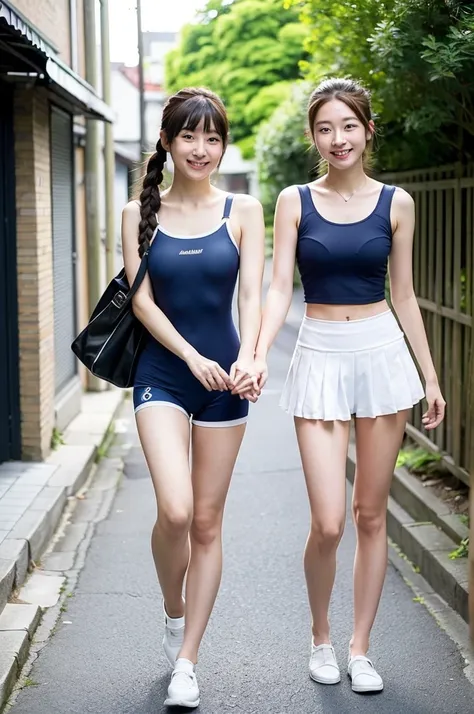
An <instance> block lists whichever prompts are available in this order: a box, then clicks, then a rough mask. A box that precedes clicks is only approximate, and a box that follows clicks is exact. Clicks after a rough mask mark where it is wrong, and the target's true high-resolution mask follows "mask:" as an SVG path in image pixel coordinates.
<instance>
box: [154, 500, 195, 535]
mask: <svg viewBox="0 0 474 714" xmlns="http://www.w3.org/2000/svg"><path fill="white" fill-rule="evenodd" d="M191 521H192V511H191V510H190V509H188V508H186V507H185V506H177V505H176V506H168V507H167V508H163V509H159V511H158V520H157V526H158V528H160V529H161V530H162V531H163V532H164V533H165V534H166V535H167V536H168V537H170V538H182V537H184V536H186V535H187V534H188V533H189V528H190V526H191Z"/></svg>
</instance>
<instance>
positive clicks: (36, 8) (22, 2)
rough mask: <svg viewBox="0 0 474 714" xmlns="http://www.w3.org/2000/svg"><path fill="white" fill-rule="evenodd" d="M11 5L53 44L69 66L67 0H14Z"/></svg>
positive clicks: (69, 34)
mask: <svg viewBox="0 0 474 714" xmlns="http://www.w3.org/2000/svg"><path fill="white" fill-rule="evenodd" d="M13 5H14V6H15V7H16V8H18V10H19V11H20V12H21V13H23V15H24V16H25V17H26V18H27V19H28V20H29V21H30V22H31V23H32V24H33V25H36V27H37V28H38V30H40V31H41V32H42V33H43V34H44V35H45V36H46V37H47V38H48V40H50V42H51V43H52V44H53V45H55V46H56V47H57V49H58V51H59V55H60V57H61V59H62V61H63V62H66V64H68V65H69V66H71V43H70V37H71V31H70V15H69V0H15V2H14V3H13Z"/></svg>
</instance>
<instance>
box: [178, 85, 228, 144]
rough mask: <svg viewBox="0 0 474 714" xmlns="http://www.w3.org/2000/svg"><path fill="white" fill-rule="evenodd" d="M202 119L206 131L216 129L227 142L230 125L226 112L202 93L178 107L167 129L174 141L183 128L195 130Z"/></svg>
mask: <svg viewBox="0 0 474 714" xmlns="http://www.w3.org/2000/svg"><path fill="white" fill-rule="evenodd" d="M201 121H202V122H203V128H204V131H205V132H206V133H210V132H212V131H215V132H216V133H217V134H219V136H220V137H221V139H222V141H223V142H224V143H226V142H227V134H228V131H229V127H228V123H227V118H226V116H225V114H223V113H222V111H221V110H220V109H219V107H217V106H216V105H215V104H214V103H213V102H212V100H211V99H208V98H207V97H203V96H202V95H198V96H196V97H190V98H189V99H187V100H186V101H185V102H183V103H182V104H180V105H179V107H177V108H176V112H175V116H174V117H173V120H172V122H170V125H172V126H169V128H168V131H167V133H168V138H169V140H171V141H172V139H174V137H175V136H177V135H178V134H179V132H180V131H181V130H182V129H189V130H190V131H195V129H196V127H197V126H198V125H199V124H200V123H201ZM170 130H171V131H170ZM171 135H172V136H171Z"/></svg>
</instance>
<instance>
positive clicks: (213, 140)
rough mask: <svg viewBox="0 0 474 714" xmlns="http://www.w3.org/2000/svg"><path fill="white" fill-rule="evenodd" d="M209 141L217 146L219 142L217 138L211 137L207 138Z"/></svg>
mask: <svg viewBox="0 0 474 714" xmlns="http://www.w3.org/2000/svg"><path fill="white" fill-rule="evenodd" d="M209 141H212V143H214V144H218V143H219V142H220V139H219V138H218V137H217V136H211V137H209Z"/></svg>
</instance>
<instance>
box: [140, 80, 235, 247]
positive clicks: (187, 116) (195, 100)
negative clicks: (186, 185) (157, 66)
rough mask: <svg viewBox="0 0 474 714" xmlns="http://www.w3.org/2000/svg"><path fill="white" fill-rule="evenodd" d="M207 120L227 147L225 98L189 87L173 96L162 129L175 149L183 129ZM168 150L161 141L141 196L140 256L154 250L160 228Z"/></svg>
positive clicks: (164, 109)
mask: <svg viewBox="0 0 474 714" xmlns="http://www.w3.org/2000/svg"><path fill="white" fill-rule="evenodd" d="M201 121H204V131H206V132H208V131H211V129H212V130H213V131H216V132H217V133H218V134H219V136H220V137H221V139H222V144H223V148H224V151H225V148H226V146H227V141H228V134H229V122H228V119H227V114H226V110H225V107H224V105H223V103H222V101H221V99H220V98H219V97H218V96H217V94H214V92H211V91H210V90H209V89H204V88H201V87H199V88H198V87H187V88H185V89H181V90H180V91H179V92H177V93H176V94H174V95H173V96H172V97H170V98H169V99H168V100H167V102H166V103H165V105H164V107H163V116H162V120H161V130H162V131H163V132H164V133H165V135H166V140H167V142H168V144H169V145H170V146H171V144H172V142H173V139H175V138H176V137H177V136H178V134H179V132H180V131H181V130H182V129H183V128H185V127H186V128H187V129H189V130H190V131H194V130H195V129H196V127H197V126H198V124H199V123H200V122H201ZM166 156H167V153H166V149H165V148H164V146H163V144H162V143H161V139H158V141H157V144H156V150H155V153H154V154H153V155H152V156H151V157H150V159H149V161H148V164H147V169H146V175H145V178H144V179H143V187H142V190H141V193H140V216H141V219H140V223H139V226H138V253H139V255H140V257H142V256H143V255H144V254H145V253H146V251H147V250H148V249H149V247H150V242H151V239H152V237H153V234H154V232H155V229H156V226H157V225H158V220H157V214H158V211H159V210H160V206H161V197H160V184H161V183H162V182H163V168H164V165H165V162H166Z"/></svg>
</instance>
